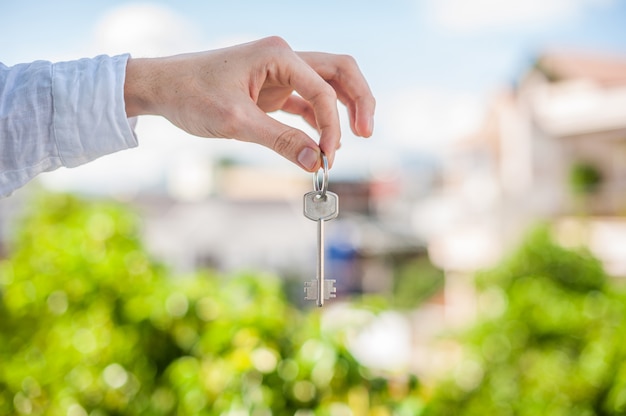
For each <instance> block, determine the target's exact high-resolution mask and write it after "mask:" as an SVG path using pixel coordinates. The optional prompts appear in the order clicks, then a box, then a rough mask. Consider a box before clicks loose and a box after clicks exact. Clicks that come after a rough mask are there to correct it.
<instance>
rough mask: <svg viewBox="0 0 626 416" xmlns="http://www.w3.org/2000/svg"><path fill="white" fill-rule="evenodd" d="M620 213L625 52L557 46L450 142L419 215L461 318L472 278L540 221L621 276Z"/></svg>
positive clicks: (625, 200) (624, 201)
mask: <svg viewBox="0 0 626 416" xmlns="http://www.w3.org/2000/svg"><path fill="white" fill-rule="evenodd" d="M625 214H626V56H604V55H599V54H587V53H573V52H556V53H547V54H545V55H542V56H540V57H539V58H538V59H537V60H536V62H535V63H534V65H533V66H532V67H530V68H528V71H527V72H526V74H525V75H524V76H523V77H522V78H521V79H520V80H519V82H518V84H517V85H516V86H515V87H514V88H510V89H508V90H505V91H502V92H501V93H500V94H499V95H497V96H496V97H495V98H494V99H493V101H492V102H491V105H490V108H489V111H488V112H487V116H486V118H485V120H484V122H483V124H482V126H481V128H480V129H479V130H478V131H477V132H476V133H475V134H474V135H472V136H471V137H468V138H466V139H465V140H463V141H461V142H460V143H459V145H458V146H456V147H455V148H453V149H451V151H450V153H449V154H448V155H447V158H446V160H445V162H444V167H443V180H442V186H441V188H440V189H439V190H438V191H437V192H436V193H435V194H434V196H433V197H432V198H430V199H429V200H428V201H427V202H425V203H424V204H423V205H422V206H421V207H418V208H416V210H415V222H416V227H418V228H419V227H425V229H427V230H428V232H429V234H430V235H429V241H430V242H429V253H430V255H431V258H432V260H433V261H434V262H435V263H436V264H437V265H439V266H440V267H442V268H443V269H445V270H446V272H447V274H448V277H449V278H448V287H447V289H446V291H447V295H449V299H450V300H451V302H449V303H450V305H449V307H450V314H451V315H453V316H457V315H458V317H459V319H460V320H465V319H468V317H471V315H472V314H471V313H469V312H468V311H471V310H472V309H473V308H472V303H473V301H472V299H475V297H474V296H472V293H471V291H472V289H471V287H472V285H471V282H470V280H469V276H471V274H472V273H473V272H474V271H476V270H477V269H481V268H485V267H489V266H491V265H493V264H494V262H495V261H497V260H498V259H499V258H500V257H501V256H502V254H504V253H505V252H506V251H507V250H508V249H509V248H510V247H511V246H512V245H514V244H515V243H517V242H519V239H520V237H521V236H522V234H523V232H524V231H525V230H527V229H528V227H529V226H530V225H532V224H534V223H536V222H537V221H538V220H547V221H550V222H552V223H554V224H555V226H556V229H557V231H558V238H559V239H560V240H561V241H562V243H564V244H568V245H581V244H584V245H587V246H589V247H590V248H591V250H592V251H593V253H594V254H595V255H596V256H598V257H599V258H600V259H601V260H602V261H603V262H604V265H605V267H606V269H607V271H608V272H609V273H611V274H613V275H615V276H626V218H625V217H624V215H625ZM428 218H441V221H439V223H437V224H433V223H432V221H431V222H430V223H429V222H428ZM429 227H430V228H429ZM455 299H456V301H455ZM456 306H458V308H457V307H456Z"/></svg>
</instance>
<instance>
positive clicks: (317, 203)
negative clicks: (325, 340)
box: [304, 189, 339, 307]
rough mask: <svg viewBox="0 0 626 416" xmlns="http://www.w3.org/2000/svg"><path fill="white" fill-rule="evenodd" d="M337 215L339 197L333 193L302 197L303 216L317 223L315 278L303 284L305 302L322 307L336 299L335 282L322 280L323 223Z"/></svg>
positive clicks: (314, 192) (315, 192) (323, 192)
mask: <svg viewBox="0 0 626 416" xmlns="http://www.w3.org/2000/svg"><path fill="white" fill-rule="evenodd" d="M337 215H339V197H338V196H337V194H335V193H333V192H329V191H326V190H325V189H324V190H318V191H313V192H308V193H306V194H305V195H304V216H305V217H307V218H308V219H310V220H313V221H317V276H316V278H315V279H314V280H311V281H308V282H305V284H304V293H305V299H306V300H315V301H317V306H320V307H321V306H323V305H324V300H325V299H330V298H334V297H336V293H337V288H336V287H335V280H328V279H325V278H324V222H325V221H330V220H332V219H335V218H337Z"/></svg>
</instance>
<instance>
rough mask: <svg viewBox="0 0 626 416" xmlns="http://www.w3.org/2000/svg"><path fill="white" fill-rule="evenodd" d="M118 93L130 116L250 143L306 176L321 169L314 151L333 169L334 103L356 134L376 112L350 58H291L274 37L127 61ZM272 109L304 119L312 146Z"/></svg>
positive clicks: (365, 130)
mask: <svg viewBox="0 0 626 416" xmlns="http://www.w3.org/2000/svg"><path fill="white" fill-rule="evenodd" d="M294 92H296V93H297V94H294ZM124 96H125V100H126V113H127V115H128V116H129V117H131V116H136V115H141V114H156V115H162V116H164V117H166V118H167V119H168V120H170V121H171V122H172V123H173V124H175V125H176V126H178V127H180V128H182V129H183V130H185V131H187V132H188V133H190V134H193V135H196V136H202V137H220V138H233V139H238V140H242V141H248V142H256V143H259V144H262V145H264V146H267V147H269V148H271V149H273V150H275V151H276V152H277V153H279V154H281V155H283V156H284V157H286V158H287V159H289V160H291V161H292V162H294V163H296V164H298V165H299V166H301V167H302V168H304V169H305V170H308V171H311V172H313V171H316V170H317V169H319V167H320V163H321V157H320V149H321V150H322V151H323V152H324V153H325V154H326V156H327V157H328V160H329V163H330V165H331V166H332V163H333V160H334V155H335V150H336V149H338V148H339V143H340V138H341V132H340V128H339V116H338V114H337V99H339V100H340V101H341V102H343V103H344V104H345V105H346V106H347V107H348V110H349V116H350V125H351V128H352V131H353V132H354V133H355V134H356V135H358V136H362V137H369V136H370V135H371V134H372V129H373V115H374V108H375V100H374V97H373V96H372V93H371V91H370V89H369V87H368V85H367V82H366V81H365V78H364V77H363V75H362V74H361V72H360V70H359V68H358V66H357V64H356V62H355V61H354V59H352V58H351V57H349V56H343V55H332V54H326V53H318V52H300V53H296V52H294V51H293V50H292V49H291V48H290V47H289V46H288V45H287V44H286V43H285V41H283V40H282V39H280V38H278V37H270V38H266V39H262V40H259V41H255V42H251V43H247V44H243V45H238V46H234V47H230V48H225V49H218V50H214V51H208V52H200V53H195V54H185V55H177V56H172V57H166V58H150V59H130V60H129V61H128V65H127V68H126V83H125V86H124ZM276 110H283V111H286V112H289V113H292V114H297V115H300V116H301V117H303V118H304V119H305V120H306V121H307V122H308V123H309V124H310V125H311V126H313V127H314V128H315V129H316V130H317V131H318V132H319V134H320V139H319V146H318V145H317V143H316V142H315V141H314V140H313V139H311V138H310V137H308V136H307V135H306V134H305V133H304V132H302V131H301V130H298V129H295V128H293V127H290V126H287V125H285V124H283V123H280V122H278V121H277V120H275V119H273V118H271V117H269V116H268V115H267V114H266V113H267V112H272V111H276Z"/></svg>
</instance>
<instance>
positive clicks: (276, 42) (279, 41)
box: [259, 36, 291, 49]
mask: <svg viewBox="0 0 626 416" xmlns="http://www.w3.org/2000/svg"><path fill="white" fill-rule="evenodd" d="M259 42H260V43H261V45H262V46H265V47H269V48H279V49H291V47H290V46H289V44H288V43H287V41H286V40H285V39H283V38H281V37H280V36H269V37H267V38H264V39H261V40H260V41H259Z"/></svg>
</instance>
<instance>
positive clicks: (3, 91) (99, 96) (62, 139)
mask: <svg viewBox="0 0 626 416" xmlns="http://www.w3.org/2000/svg"><path fill="white" fill-rule="evenodd" d="M125 64H126V57H125V56H120V57H114V58H109V57H104V56H102V57H97V58H94V59H82V60H79V61H72V62H60V63H55V64H53V63H50V62H44V61H38V62H33V63H31V64H20V65H16V66H14V67H6V66H1V67H0V195H7V194H10V193H11V192H12V191H13V190H15V189H17V188H19V187H21V186H22V185H24V184H25V183H26V182H28V181H29V180H31V179H32V178H34V177H35V176H36V175H37V174H39V173H41V172H45V171H50V170H54V169H56V168H59V167H61V166H67V167H74V166H78V165H80V164H83V163H86V162H89V161H91V160H94V159H96V158H98V157H100V156H103V155H105V154H108V153H112V152H115V151H117V150H122V149H126V148H129V147H133V146H136V144H137V142H136V139H135V137H134V135H133V133H132V129H131V128H130V126H129V123H128V120H127V118H126V114H125V112H124V99H123V86H124V76H125V72H124V69H125Z"/></svg>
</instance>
